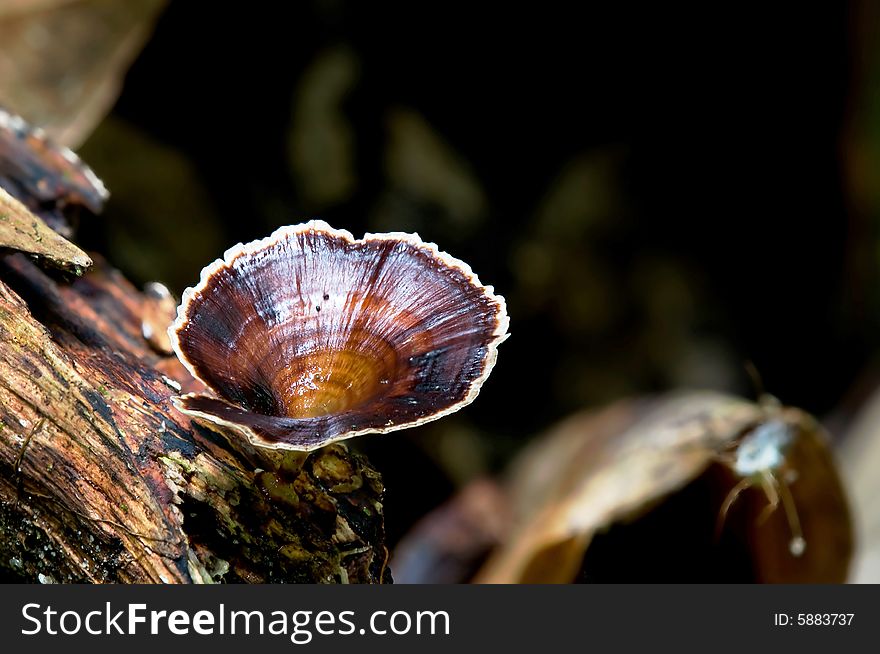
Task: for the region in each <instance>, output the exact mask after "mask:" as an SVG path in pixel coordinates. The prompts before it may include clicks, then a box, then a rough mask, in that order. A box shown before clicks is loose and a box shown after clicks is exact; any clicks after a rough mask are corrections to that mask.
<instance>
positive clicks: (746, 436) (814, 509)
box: [477, 393, 852, 583]
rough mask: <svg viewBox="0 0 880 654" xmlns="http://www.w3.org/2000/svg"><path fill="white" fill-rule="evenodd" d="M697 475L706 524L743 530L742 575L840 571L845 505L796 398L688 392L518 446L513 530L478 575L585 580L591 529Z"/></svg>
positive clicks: (847, 535)
mask: <svg viewBox="0 0 880 654" xmlns="http://www.w3.org/2000/svg"><path fill="white" fill-rule="evenodd" d="M704 475H705V476H706V477H705V480H706V483H705V484H704V486H705V488H708V489H714V490H715V492H714V493H709V494H708V495H707V498H706V499H707V501H706V503H705V506H706V507H707V508H706V510H708V511H711V512H712V515H710V516H708V518H709V519H708V520H705V518H706V517H707V516H702V517H703V518H704V522H705V523H706V524H709V525H715V524H717V525H718V526H719V527H723V532H722V533H721V534H720V536H719V537H728V538H731V537H730V536H729V534H734V535H735V536H736V537H737V538H738V539H741V545H742V549H743V551H747V552H748V554H747V558H748V559H749V566H750V574H751V577H750V578H751V579H753V580H756V581H790V582H791V581H843V580H844V579H845V576H846V570H847V566H848V562H849V557H850V554H851V549H852V534H851V525H850V520H849V512H848V506H847V502H846V498H845V496H844V493H843V489H842V487H841V485H840V481H839V479H838V476H837V473H836V469H835V467H834V463H833V461H832V459H831V455H830V451H829V449H828V447H827V446H826V444H825V439H824V432H822V430H821V428H820V427H819V426H818V424H817V423H816V422H815V421H814V420H813V419H812V418H811V417H810V416H808V415H807V414H805V413H803V412H802V411H799V410H797V409H793V408H782V407H779V406H776V405H773V404H769V403H768V404H761V405H759V404H753V403H750V402H746V401H744V400H740V399H737V398H733V397H729V396H725V395H720V394H715V393H689V394H683V395H677V396H672V397H666V398H661V399H658V400H655V401H650V402H646V401H641V402H622V403H619V404H617V405H614V406H612V407H611V408H609V409H606V410H605V411H602V412H600V413H597V414H596V413H585V414H579V415H576V416H574V417H573V418H571V419H569V420H567V421H566V422H564V423H562V424H561V425H560V426H559V427H558V428H557V429H555V430H554V431H553V432H552V433H550V434H548V435H547V436H546V437H545V438H543V439H541V440H539V441H538V442H537V443H536V444H535V445H534V446H533V447H531V448H529V449H528V450H527V451H526V452H524V453H523V455H522V456H521V457H520V458H519V460H518V462H517V463H516V465H515V466H514V467H513V470H512V474H511V477H510V488H511V491H510V492H511V499H512V502H511V504H512V511H513V513H514V518H513V519H514V524H515V527H514V530H513V532H512V534H511V536H510V537H509V538H508V539H507V541H506V542H505V544H504V545H503V546H501V547H500V548H499V549H498V550H497V551H496V552H495V553H494V554H493V556H492V557H491V558H490V560H489V561H488V563H487V564H486V566H485V567H484V568H483V569H482V570H481V572H480V574H479V575H478V576H477V581H481V582H489V583H517V582H526V583H530V582H548V583H553V582H555V583H561V582H570V581H574V580H577V579H579V578H582V576H583V575H582V573H583V570H584V567H583V566H584V565H585V553H586V554H587V555H589V550H588V548H589V546H590V545H591V543H593V542H594V540H595V539H596V537H597V534H599V533H600V532H603V531H606V530H608V529H609V528H611V527H612V526H614V525H617V524H625V523H632V522H634V521H636V520H637V519H639V518H641V517H643V516H645V515H646V514H649V513H651V512H655V513H656V510H657V508H658V507H659V506H661V505H662V503H663V502H664V501H666V500H667V498H669V497H671V496H672V495H674V494H675V493H676V492H677V491H681V490H682V489H684V488H685V487H686V486H688V485H689V484H691V483H692V482H694V481H695V480H697V479H703V478H704ZM744 480H747V481H744ZM738 484H739V485H740V486H737V485H738ZM765 488H767V490H766V493H767V494H769V495H771V496H772V495H773V494H774V492H775V494H776V495H778V496H779V502H778V506H776V508H775V510H768V509H767V506H768V498H767V496H765ZM735 491H738V492H736V494H734V492H735ZM739 491H741V492H739ZM725 502H727V503H729V506H727V507H725V506H724V504H725ZM792 508H793V509H794V510H793V511H792V510H790V509H792ZM722 514H723V515H722ZM693 519H694V520H696V519H697V516H694V518H693ZM706 536H707V539H706V540H707V542H710V543H711V541H712V533H711V528H710V530H709V533H708V534H707V535H706ZM716 540H717V538H716ZM738 542H739V541H738ZM804 545H805V547H804ZM651 546H652V543H651V542H644V543H639V544H638V548H641V549H640V550H639V549H637V550H636V551H641V552H643V553H648V552H649V551H650V548H651ZM645 558H647V559H649V558H650V557H649V556H646V557H645Z"/></svg>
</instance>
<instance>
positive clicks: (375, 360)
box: [279, 343, 396, 418]
mask: <svg viewBox="0 0 880 654" xmlns="http://www.w3.org/2000/svg"><path fill="white" fill-rule="evenodd" d="M381 345H382V346H383V347H380V348H376V349H374V350H372V351H365V348H364V347H363V346H360V347H357V348H356V349H354V348H353V349H338V350H320V351H316V352H312V353H310V354H305V355H302V356H299V357H297V358H296V359H295V360H294V361H292V362H291V364H290V366H288V367H287V369H286V371H285V374H284V378H283V379H281V380H279V381H280V382H281V384H280V386H279V388H283V389H286V390H285V392H284V395H283V397H282V398H281V400H282V403H283V405H284V409H285V412H286V413H287V415H288V416H290V417H291V418H316V417H319V416H325V415H328V414H331V413H339V412H343V411H347V410H349V409H353V408H356V407H358V406H360V405H362V404H365V403H366V402H368V401H370V400H371V399H373V398H374V397H376V396H378V395H380V394H381V393H382V392H383V391H384V390H385V389H387V388H388V385H389V383H390V381H391V378H392V375H393V373H394V368H395V363H396V357H395V356H394V352H393V350H392V349H391V348H390V347H389V346H387V345H385V344H384V343H383V344H381Z"/></svg>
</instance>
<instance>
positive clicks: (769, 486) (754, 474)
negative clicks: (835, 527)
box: [716, 399, 807, 556]
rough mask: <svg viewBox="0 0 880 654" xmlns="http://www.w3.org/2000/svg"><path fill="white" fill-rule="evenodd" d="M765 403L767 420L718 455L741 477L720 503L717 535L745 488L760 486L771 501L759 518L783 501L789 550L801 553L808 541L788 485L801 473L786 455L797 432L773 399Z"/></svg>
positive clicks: (767, 516) (761, 520) (762, 519)
mask: <svg viewBox="0 0 880 654" xmlns="http://www.w3.org/2000/svg"><path fill="white" fill-rule="evenodd" d="M762 404H763V405H764V406H765V407H766V410H767V413H768V419H767V421H766V422H762V423H760V424H758V425H757V426H756V427H754V428H753V429H751V431H748V432H747V433H746V434H745V436H743V437H742V438H741V439H740V440H739V441H738V442H737V443H736V444H735V446H734V447H733V449H732V450H728V451H726V452H724V453H722V454H720V455H719V456H718V459H719V461H721V462H722V463H724V464H725V465H727V467H728V468H729V469H730V470H731V471H733V472H734V474H736V475H737V476H738V477H740V480H739V481H738V482H737V484H736V485H735V486H734V487H733V488H732V489H731V490H730V492H728V494H727V497H726V498H725V499H724V502H723V503H722V504H721V508H720V510H719V514H718V524H717V528H716V536H720V534H721V530H722V529H723V527H724V521H725V519H726V517H727V513H728V512H729V511H730V508H731V507H732V506H733V504H734V503H735V502H736V500H737V499H738V498H739V496H740V495H741V494H742V492H743V491H745V490H747V489H748V488H753V487H756V486H757V487H760V488H761V490H763V491H764V494H765V496H766V497H767V502H768V504H767V506H766V507H765V508H764V510H763V511H762V512H761V514H760V516H759V517H758V522H759V523H763V522H764V521H766V520H767V518H769V517H770V515H771V514H772V513H773V512H774V511H776V510H777V509H778V508H779V507H780V505H781V506H782V509H783V511H784V513H785V517H786V520H787V521H788V526H789V529H790V531H791V540H790V541H789V546H788V548H789V551H790V552H791V554H792V555H793V556H801V555H802V554H803V553H804V550H805V549H806V546H807V542H806V540H805V539H804V535H803V531H802V529H801V522H800V518H799V517H798V512H797V506H796V504H795V501H794V497H793V496H792V493H791V490H790V489H789V485H790V484H792V483H794V482H795V481H797V478H798V473H797V470H795V469H792V468H791V467H789V465H788V462H787V458H786V457H787V454H788V452H789V450H790V448H791V446H792V443H793V442H794V439H795V438H796V437H797V434H796V433H795V431H794V429H793V428H792V426H791V425H790V424H788V423H787V422H785V421H784V420H783V419H782V418H781V416H778V415H774V408H775V409H778V408H779V405H778V403H777V402H775V400H774V399H766V400H764V401H763V402H762Z"/></svg>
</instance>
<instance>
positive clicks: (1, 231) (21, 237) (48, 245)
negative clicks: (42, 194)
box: [0, 188, 92, 275]
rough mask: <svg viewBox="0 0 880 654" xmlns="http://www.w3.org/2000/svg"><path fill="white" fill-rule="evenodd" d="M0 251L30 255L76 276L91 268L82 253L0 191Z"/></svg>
mask: <svg viewBox="0 0 880 654" xmlns="http://www.w3.org/2000/svg"><path fill="white" fill-rule="evenodd" d="M0 248H6V249H9V250H18V251H20V252H27V253H28V254H32V255H34V256H36V257H38V258H40V259H42V260H44V261H46V262H48V263H49V264H51V265H53V266H55V267H57V268H61V269H64V270H69V271H71V272H74V273H76V274H77V275H79V274H82V272H83V271H84V270H85V269H86V268H88V267H89V266H91V265H92V260H91V258H90V257H89V255H87V254H86V253H85V252H83V251H82V250H80V249H79V248H78V247H76V246H75V245H74V244H73V243H71V242H70V241H68V240H67V239H66V238H64V237H63V236H61V235H60V234H58V233H57V232H55V231H54V230H53V229H52V228H50V227H49V226H48V225H47V224H46V223H45V222H44V221H43V220H42V219H41V218H39V217H37V216H36V215H34V214H33V213H31V212H30V211H29V210H28V208H27V207H25V206H24V205H23V204H22V203H21V202H19V201H18V200H16V199H15V198H14V197H12V196H11V195H10V194H9V193H7V192H6V191H5V190H4V189H3V188H0Z"/></svg>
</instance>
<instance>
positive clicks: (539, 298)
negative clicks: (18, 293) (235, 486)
mask: <svg viewBox="0 0 880 654" xmlns="http://www.w3.org/2000/svg"><path fill="white" fill-rule="evenodd" d="M866 15H867V10H865V9H864V8H861V7H859V6H858V5H847V4H844V3H834V4H833V5H832V4H830V3H829V5H828V6H825V7H823V8H815V7H812V6H809V5H804V4H799V5H793V6H791V7H789V8H768V7H766V6H760V7H758V8H755V9H754V10H745V9H742V8H737V9H734V8H715V7H713V8H706V7H700V6H690V7H687V8H683V9H681V10H676V9H670V8H669V7H666V6H654V7H653V8H649V7H642V6H638V5H629V4H619V3H615V6H614V8H609V7H606V6H604V5H598V4H597V5H596V6H589V7H583V6H575V4H574V3H568V4H562V3H560V4H552V3H540V4H535V5H531V6H528V5H527V6H523V7H514V6H513V5H511V4H509V3H507V4H500V3H499V4H497V5H492V4H489V3H482V4H479V5H477V4H476V3H464V2H448V1H444V2H434V1H429V2H419V3H411V2H388V3H355V2H351V3H344V2H334V1H332V0H325V1H317V0H313V1H311V2H297V3H273V2H263V1H251V2H248V3H247V4H246V6H239V5H233V4H229V3H211V4H210V5H207V4H205V3H193V2H181V1H172V2H171V3H170V5H169V7H168V9H167V10H166V12H165V13H164V14H163V15H162V17H161V19H160V20H159V23H158V25H157V28H156V30H155V33H154V35H153V37H152V38H151V40H150V41H149V43H148V44H147V46H146V48H145V49H144V51H143V52H142V54H141V55H140V57H139V58H138V59H137V61H136V62H135V64H134V66H133V67H132V68H131V70H130V72H129V73H128V75H127V77H126V79H125V84H124V87H123V92H122V95H121V97H120V98H119V101H118V103H117V105H116V107H115V109H114V110H113V112H112V114H111V115H110V116H109V117H108V118H107V119H106V120H105V121H104V122H103V123H102V124H101V125H100V126H99V128H98V130H97V131H96V132H95V133H94V135H93V136H92V137H91V139H90V140H89V141H88V142H87V143H86V144H85V146H84V147H83V148H81V150H80V152H81V154H82V156H83V158H84V159H85V160H86V161H88V162H89V163H90V164H91V165H92V167H93V168H94V169H95V170H96V172H97V173H98V174H99V175H100V176H101V177H102V178H103V179H104V180H105V181H106V183H107V185H108V187H109V188H110V189H111V192H113V197H112V198H111V201H110V203H109V205H108V207H107V211H106V212H105V214H104V215H103V216H102V217H101V219H100V221H98V222H95V223H91V224H90V225H84V229H85V230H86V233H85V234H83V236H82V237H81V239H80V240H81V241H83V242H84V243H85V245H86V246H88V247H91V248H94V249H97V250H99V251H103V252H106V253H108V257H109V258H110V259H111V261H112V262H113V263H114V264H116V265H117V266H119V267H121V268H122V269H123V270H124V271H126V272H127V273H128V274H129V275H130V276H131V277H132V278H133V279H134V280H135V281H137V282H139V283H143V282H146V281H150V280H154V279H157V280H162V281H165V282H167V283H168V284H169V286H171V287H172V289H173V290H174V291H175V292H176V293H180V291H182V289H183V288H184V287H186V286H189V285H192V284H194V283H195V282H196V280H197V279H198V273H199V270H200V269H201V267H202V266H204V265H206V264H207V263H209V262H210V261H211V260H213V259H214V258H216V257H218V256H220V255H221V254H222V251H223V250H224V249H225V248H226V247H229V246H231V245H232V244H234V243H236V242H239V241H248V240H252V239H255V238H259V237H263V236H265V235H267V234H268V233H270V232H271V231H272V230H273V229H274V228H275V227H277V226H279V225H282V224H291V223H297V222H302V221H304V220H307V219H309V218H323V219H325V220H327V221H328V222H330V223H331V224H332V225H333V226H335V227H339V228H345V229H348V230H350V231H351V232H353V233H354V234H355V235H356V236H359V235H360V234H362V233H363V232H365V231H380V230H394V231H418V232H419V234H420V235H421V236H422V237H423V238H424V239H425V240H428V241H434V242H436V243H438V244H439V245H440V247H441V249H443V250H446V251H448V252H450V253H451V254H452V255H453V256H456V257H458V258H461V259H464V260H465V261H467V262H468V263H469V264H471V265H472V267H473V268H474V270H475V271H476V272H477V273H478V274H479V275H480V277H481V279H482V280H483V281H484V282H486V283H489V284H493V285H494V286H495V288H496V290H497V291H498V292H500V293H502V294H503V295H504V296H505V297H506V298H507V300H508V303H509V311H510V314H511V333H512V336H511V338H510V339H509V340H508V341H507V342H506V343H505V344H504V345H503V346H502V347H501V349H500V356H499V362H498V366H497V367H496V369H495V371H494V373H493V374H492V378H491V379H490V380H489V381H488V382H487V384H486V386H485V387H484V390H483V391H482V393H481V395H480V397H479V398H478V400H477V401H476V402H475V403H474V404H473V405H471V406H470V407H468V408H467V409H465V410H463V411H462V412H460V413H459V414H456V415H454V416H451V417H449V418H445V419H444V420H442V421H439V422H437V423H433V424H431V425H427V426H424V427H422V428H419V429H416V430H412V431H409V432H405V433H396V434H391V435H388V436H376V437H366V438H361V439H358V441H357V446H358V447H360V448H362V449H364V450H365V451H366V452H367V453H368V455H369V456H370V458H371V460H372V461H373V463H374V464H375V465H376V467H377V468H379V469H380V470H381V471H382V473H383V475H384V477H385V480H386V484H387V486H388V489H389V496H388V504H387V518H388V529H389V534H390V537H391V539H392V541H393V540H394V539H395V538H397V537H398V536H399V535H400V534H401V533H402V532H403V531H404V530H405V529H406V528H407V527H408V526H409V525H410V524H411V523H412V522H413V520H414V519H415V518H417V517H418V516H420V515H423V514H424V513H425V512H426V511H427V510H428V509H429V508H430V507H432V506H434V505H436V504H437V503H439V502H440V501H442V500H443V499H444V498H446V497H447V496H448V495H449V494H450V493H451V492H452V491H453V489H454V488H455V487H457V486H459V485H460V484H462V483H463V482H465V481H466V480H468V479H470V478H473V477H475V476H478V475H480V474H484V473H487V472H498V471H500V470H502V469H503V467H504V465H505V463H506V462H507V461H508V460H509V458H510V457H511V456H512V455H513V454H514V453H515V452H516V451H517V449H518V448H519V447H521V446H522V445H523V444H524V443H526V442H527V441H528V440H529V439H530V438H532V437H533V436H534V435H535V434H537V433H539V432H540V431H541V430H542V429H545V428H546V427H547V426H548V425H550V424H552V423H553V422H554V421H556V420H558V419H560V418H562V417H564V416H565V415H567V414H569V413H571V412H573V411H576V410H579V409H583V408H589V407H597V406H601V405H602V404H604V403H607V402H609V401H612V400H615V399H618V398H622V397H628V396H633V395H641V394H645V393H654V392H659V391H664V390H668V389H673V388H681V387H701V388H716V389H721V390H728V391H732V392H737V393H740V394H745V395H747V396H754V395H755V393H756V392H757V390H756V389H755V388H754V385H753V383H752V382H751V381H750V380H749V377H748V376H747V375H746V374H745V371H744V365H743V364H744V362H745V361H747V360H750V361H752V362H753V363H754V364H755V366H756V368H757V369H758V371H759V372H760V375H761V377H762V378H763V385H764V387H765V388H766V390H767V391H768V392H770V393H772V394H774V395H776V396H778V397H779V398H781V399H782V400H783V401H784V402H785V403H788V404H793V405H797V406H801V407H803V408H805V409H807V410H809V411H811V412H813V413H816V414H818V415H828V414H830V413H831V412H834V411H835V410H837V411H838V412H840V411H842V409H841V407H846V406H847V402H848V401H849V402H852V401H854V400H852V399H851V398H853V397H858V396H859V388H860V387H862V386H865V385H870V380H871V379H872V378H873V376H872V373H871V369H872V368H871V362H872V360H873V356H874V352H875V350H876V343H877V338H876V336H875V334H876V333H877V329H876V327H877V317H878V316H877V301H876V300H877V298H876V293H875V292H874V291H873V288H876V286H875V282H876V276H877V267H876V254H875V253H876V244H877V241H876V227H875V224H876V223H875V222H874V220H873V217H874V215H875V212H873V211H872V208H873V206H874V205H872V204H871V203H870V202H869V201H868V200H870V197H871V195H870V193H867V194H866V193H865V189H866V188H867V189H868V190H869V191H870V190H871V189H873V186H872V184H871V182H870V171H869V172H868V174H867V175H864V174H863V175H862V176H861V177H859V171H860V170H861V169H860V168H859V159H858V151H859V148H858V144H859V143H860V142H861V140H860V139H861V138H862V136H865V135H866V134H870V132H871V127H870V125H871V124H873V122H872V121H871V120H870V118H871V116H872V115H873V114H871V113H870V106H869V103H868V101H867V100H866V99H865V98H867V97H869V96H867V95H866V94H865V92H864V89H865V88H866V85H867V79H868V76H867V74H866V72H865V71H866V70H867V69H868V67H867V65H866V64H865V57H866V56H867V55H868V54H871V53H872V52H873V51H872V50H870V48H869V47H867V45H866V41H865V35H864V29H863V28H864V21H865V20H866ZM866 53H867V54H866ZM340 79H341V80H343V81H342V82H340V81H339V80H340ZM328 89H329V90H328ZM334 89H335V90H334ZM340 89H341V90H340ZM327 97H330V98H331V100H330V101H329V102H328V101H326V98H327ZM321 98H324V99H325V100H321ZM334 98H335V99H334ZM321 102H324V103H325V104H321ZM309 103H312V104H309ZM309 106H318V107H325V106H329V107H331V108H332V109H333V110H334V112H335V113H334V116H335V118H334V121H335V122H334V121H331V122H332V123H333V124H332V125H331V126H330V127H329V128H328V127H326V125H325V126H323V127H321V124H317V126H316V124H315V123H314V121H316V120H318V121H320V119H321V115H322V113H321V111H320V110H319V111H317V112H314V111H312V112H311V113H310V112H309V111H308V110H306V109H303V108H302V107H309ZM866 112H867V113H866ZM324 114H326V111H325V112H324ZM315 115H317V116H318V118H315ZM401 115H403V118H401ZM866 115H867V118H866V117H865V116H866ZM325 117H326V116H325ZM413 125H415V126H416V127H413ZM866 125H867V126H866ZM321 130H325V131H328V130H329V133H330V134H331V135H334V134H335V137H334V138H336V141H334V142H338V143H342V144H343V146H341V147H340V148H339V152H341V154H339V153H336V154H333V152H335V150H333V148H330V147H325V146H323V145H321V143H320V142H319V143H318V145H315V144H312V145H311V146H310V145H308V138H309V135H313V134H319V133H324V132H322V131H321ZM340 135H342V136H340ZM866 138H867V137H866ZM426 143H427V144H428V145H426ZM401 150H402V151H404V152H405V153H406V152H408V153H410V154H409V155H406V154H403V155H399V157H402V159H399V160H402V161H403V162H404V163H403V164H398V165H396V166H395V165H394V164H393V163H389V157H392V158H393V157H394V156H398V155H395V154H394V153H395V152H398V153H399V152H400V151H401ZM303 152H307V153H310V155H309V156H305V158H299V159H298V158H297V157H299V156H300V155H298V154H297V153H303ZM413 152H416V153H417V154H416V155H412V153H413ZM438 152H439V153H440V154H438ZM328 153H329V154H328ZM331 155H332V156H331ZM414 156H415V159H413V157H414ZM407 157H409V158H407ZM328 160H329V163H327V162H328ZM303 161H305V163H302V162H303ZM298 162H299V163H298ZM438 170H439V171H441V172H440V173H438V172H437V171H438ZM449 170H452V173H451V174H452V175H453V177H452V178H451V179H453V180H456V181H454V182H448V181H447V178H446V177H444V175H445V174H446V173H447V172H448V171H449ZM328 171H329V173H328ZM340 171H341V172H340ZM408 171H409V172H408ZM854 171H855V172H854ZM862 172H863V173H864V171H862ZM410 173H411V174H410ZM337 174H338V175H340V176H341V179H344V180H347V181H345V182H344V183H342V184H338V185H336V186H335V187H333V188H331V189H330V190H329V191H319V190H316V189H319V187H321V182H322V180H326V179H335V177H333V175H337ZM865 179H868V180H869V181H868V182H864V180H865ZM315 180H318V181H317V182H316V181H315ZM461 180H464V181H463V182H462V181H461ZM859 180H862V182H861V185H860V183H859ZM456 184H464V186H465V188H466V190H465V191H462V190H461V188H460V186H457V185H456ZM331 186H332V185H331ZM426 189H427V190H426ZM462 198H464V199H462ZM475 198H476V199H475ZM866 198H867V200H866ZM866 380H867V381H866ZM413 489H416V491H417V492H414V490H413Z"/></svg>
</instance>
